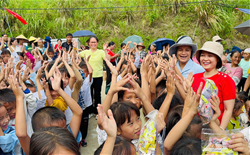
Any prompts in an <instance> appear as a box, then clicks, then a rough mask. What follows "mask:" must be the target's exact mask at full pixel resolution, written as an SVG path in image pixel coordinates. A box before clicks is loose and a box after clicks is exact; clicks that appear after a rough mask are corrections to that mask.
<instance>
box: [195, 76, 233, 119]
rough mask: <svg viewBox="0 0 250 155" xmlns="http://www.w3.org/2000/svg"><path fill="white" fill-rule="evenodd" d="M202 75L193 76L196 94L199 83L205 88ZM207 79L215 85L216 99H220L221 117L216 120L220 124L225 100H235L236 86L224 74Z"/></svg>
mask: <svg viewBox="0 0 250 155" xmlns="http://www.w3.org/2000/svg"><path fill="white" fill-rule="evenodd" d="M203 74H204V73H198V74H195V75H194V76H193V77H194V82H193V85H192V87H193V90H194V91H195V92H197V90H198V88H199V86H200V82H202V83H203V88H204V86H205V83H206V82H205V80H204V76H203ZM208 79H210V80H213V81H214V83H215V85H216V86H217V88H218V97H219V98H220V105H219V108H220V111H221V115H220V117H219V118H218V119H219V120H220V122H221V119H222V116H223V113H224V103H223V102H224V101H226V100H232V99H235V98H236V86H235V83H234V81H233V79H232V78H231V77H230V76H228V75H227V74H224V73H221V72H219V73H217V74H216V75H214V76H212V77H209V78H208Z"/></svg>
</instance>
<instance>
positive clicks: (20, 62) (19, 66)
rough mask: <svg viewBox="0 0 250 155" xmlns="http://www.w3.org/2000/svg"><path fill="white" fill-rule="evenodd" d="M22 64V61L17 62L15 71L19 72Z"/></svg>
mask: <svg viewBox="0 0 250 155" xmlns="http://www.w3.org/2000/svg"><path fill="white" fill-rule="evenodd" d="M22 64H23V60H20V61H18V63H17V64H16V66H15V71H17V70H21V65H22Z"/></svg>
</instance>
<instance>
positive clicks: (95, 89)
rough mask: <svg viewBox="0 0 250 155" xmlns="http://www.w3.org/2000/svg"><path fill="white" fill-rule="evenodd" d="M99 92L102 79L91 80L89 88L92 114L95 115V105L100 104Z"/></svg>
mask: <svg viewBox="0 0 250 155" xmlns="http://www.w3.org/2000/svg"><path fill="white" fill-rule="evenodd" d="M101 90H102V77H98V78H93V84H92V86H91V96H92V100H93V110H92V112H93V113H94V114H97V109H96V108H97V105H98V104H101Z"/></svg>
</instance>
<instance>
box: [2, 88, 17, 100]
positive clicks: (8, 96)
mask: <svg viewBox="0 0 250 155" xmlns="http://www.w3.org/2000/svg"><path fill="white" fill-rule="evenodd" d="M0 102H2V103H3V104H5V103H9V104H10V103H12V104H16V96H15V94H14V93H13V91H12V89H8V88H6V89H0Z"/></svg>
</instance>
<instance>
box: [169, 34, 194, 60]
mask: <svg viewBox="0 0 250 155" xmlns="http://www.w3.org/2000/svg"><path fill="white" fill-rule="evenodd" d="M179 46H190V47H191V48H192V51H191V57H193V55H194V53H195V51H196V50H197V44H194V43H193V40H192V39H191V38H190V37H189V36H180V37H179V38H178V39H177V41H176V43H175V44H174V45H172V46H171V47H170V49H169V54H170V55H173V54H175V55H176V53H177V47H179Z"/></svg>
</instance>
